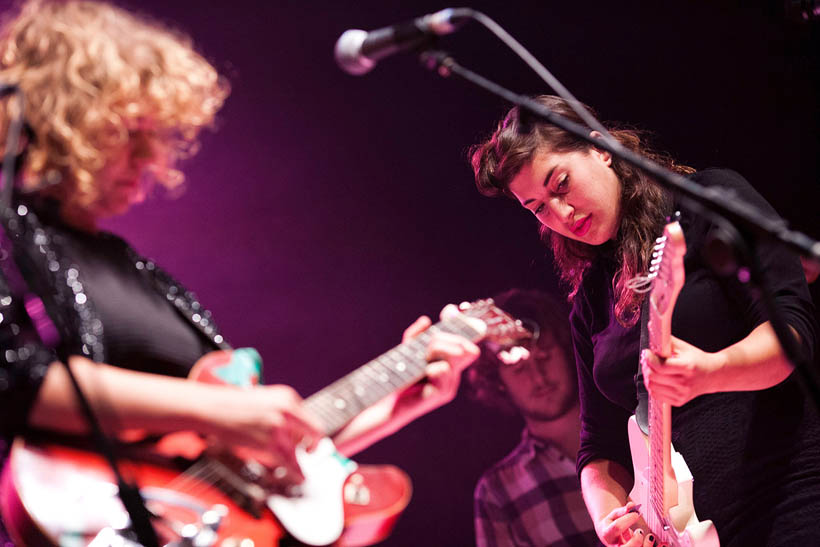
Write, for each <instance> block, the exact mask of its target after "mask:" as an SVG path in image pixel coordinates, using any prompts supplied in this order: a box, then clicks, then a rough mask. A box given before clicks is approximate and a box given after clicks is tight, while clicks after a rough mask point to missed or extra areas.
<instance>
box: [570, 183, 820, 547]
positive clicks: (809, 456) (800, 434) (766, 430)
mask: <svg viewBox="0 0 820 547" xmlns="http://www.w3.org/2000/svg"><path fill="white" fill-rule="evenodd" d="M692 178H693V179H694V180H695V181H696V182H698V183H700V184H703V185H706V186H713V185H720V186H724V187H727V188H730V189H732V190H733V191H735V192H736V194H737V195H738V196H739V197H741V198H742V199H744V200H746V201H748V202H750V203H753V204H756V205H759V206H761V207H763V208H764V209H765V210H767V211H769V212H770V213H771V214H772V215H774V214H775V213H774V211H773V210H772V208H771V207H770V206H769V205H768V204H767V203H766V201H765V200H764V199H763V198H762V197H761V196H760V195H759V194H758V193H757V192H756V191H755V190H754V189H753V188H752V187H751V186H750V185H749V183H748V182H746V181H745V180H744V179H743V178H742V177H741V176H740V175H738V174H737V173H735V172H733V171H728V170H718V169H708V170H704V171H701V172H698V173H696V174H695V175H692ZM681 225H682V227H683V231H684V235H685V238H686V242H687V254H686V257H685V261H684V264H685V269H686V283H685V285H684V287H683V289H682V291H681V294H680V296H679V298H678V301H677V305H676V307H675V312H674V315H673V319H672V334H673V335H675V336H677V337H678V338H681V339H682V340H684V341H686V342H689V343H691V344H693V345H695V346H697V347H698V348H700V349H702V350H704V351H708V352H712V351H718V350H721V349H723V348H726V347H728V346H730V345H732V344H733V343H735V342H737V341H739V340H741V339H743V338H744V337H745V336H746V335H747V334H749V333H750V332H751V331H752V330H753V329H754V328H755V327H756V326H758V325H760V324H761V323H763V322H765V321H766V320H767V317H766V314H765V311H764V309H763V306H762V304H761V303H760V302H758V301H757V300H755V299H754V298H753V297H752V296H751V295H750V294H749V292H748V291H747V290H746V289H745V288H744V287H742V286H741V285H740V283H739V282H738V281H737V280H735V279H721V278H719V277H717V276H716V275H714V274H713V273H712V272H711V271H710V269H709V268H708V267H707V266H706V265H705V263H704V260H703V258H702V257H701V253H700V251H701V249H702V248H703V245H704V242H705V239H706V236H707V234H708V232H709V230H710V229H711V224H710V223H709V222H708V221H707V220H705V219H703V218H700V217H697V216H694V215H692V214H687V213H685V212H684V214H683V218H682V220H681ZM757 255H758V257H759V259H760V261H761V263H762V265H763V267H764V269H765V272H766V274H767V277H768V279H769V280H770V281H771V283H772V284H773V289H774V294H775V295H776V302H777V305H778V307H779V309H781V310H782V312H783V313H784V315H785V318H786V320H787V322H788V323H789V324H790V325H791V326H792V327H793V328H794V329H795V330H796V331H797V332H798V334H799V335H800V338H801V340H802V343H803V345H804V347H805V349H806V350H807V351H808V352H809V353H810V354H811V353H812V352H813V350H814V346H815V342H816V325H815V323H814V318H813V317H814V316H813V305H812V303H811V300H810V297H809V294H808V290H807V288H806V283H805V277H804V274H803V271H802V269H801V266H800V263H799V261H798V259H797V257H796V256H793V255H791V254H790V253H789V252H787V251H784V250H783V249H781V248H778V247H776V246H774V245H771V244H763V245H761V246H760V248H759V249H758V251H757ZM616 269H617V264H616V261H615V260H614V258H613V253H612V249H611V248H607V247H605V248H604V249H603V252H602V254H601V256H599V257H598V258H597V259H596V260H595V262H594V264H593V265H592V266H591V268H590V270H589V271H588V272H587V275H586V278H585V279H584V281H583V285H582V287H581V290H580V291H579V292H578V294H577V296H576V298H575V301H574V305H573V310H572V314H571V326H572V336H573V343H574V347H575V355H576V362H577V367H578V378H579V389H580V396H581V418H582V430H581V448H580V451H579V453H578V462H577V466H578V472H579V473H580V472H581V469H583V467H584V466H585V465H587V464H588V463H590V462H591V461H593V460H598V459H607V460H612V461H615V462H617V463H619V464H621V465H622V466H624V467H625V468H626V469H627V470H629V471H630V472H631V471H632V461H631V457H630V453H629V442H628V439H627V433H626V425H627V420H628V418H629V416H630V415H631V414H633V413H634V411H635V406H636V404H637V396H636V386H635V380H634V378H635V375H636V373H637V372H638V368H639V367H638V353H639V343H640V322H639V323H638V324H637V325H636V326H634V327H632V328H624V327H622V326H621V325H620V324H619V323H618V322H617V321H616V319H615V314H614V308H613V305H614V304H613V289H612V283H611V280H612V277H613V275H614V273H615V271H616ZM672 442H673V444H674V446H675V449H676V450H677V451H678V452H680V453H681V454H682V455H683V457H684V459H685V460H686V462H687V464H688V466H689V469H690V470H691V471H692V475H693V477H694V504H695V509H696V511H697V513H698V517H699V518H700V519H701V520H704V519H711V520H712V521H713V522H714V523H715V526H716V527H717V530H718V534H719V536H720V540H721V545H724V546H725V545H737V546H740V545H743V546H750V545H770V546H773V545H799V544H802V545H813V544H816V543H817V541H818V539H817V538H820V419H819V418H818V412H817V410H816V408H815V407H814V406H813V404H812V403H811V402H810V401H809V400H808V399H807V397H806V396H805V395H804V393H803V392H802V389H801V387H800V386H799V383H798V379H797V377H796V374H792V375H791V376H790V377H789V378H788V379H787V380H785V381H783V382H782V383H780V384H779V385H777V386H774V387H771V388H769V389H765V390H761V391H750V392H725V393H715V394H708V395H702V396H700V397H697V398H696V399H693V400H692V401H690V402H689V403H687V404H685V405H683V406H682V407H679V408H674V409H673V412H672Z"/></svg>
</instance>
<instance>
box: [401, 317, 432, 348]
mask: <svg viewBox="0 0 820 547" xmlns="http://www.w3.org/2000/svg"><path fill="white" fill-rule="evenodd" d="M432 324H433V321H432V320H431V319H430V318H429V317H427V316H426V315H422V316H421V317H419V318H418V319H416V320H415V321H413V324H411V325H410V326H409V327H407V328H406V329H404V333H402V336H401V341H402V343H405V342H409V341H410V340H412V339H413V338H415V337H416V336H418V335H419V334H421V333H422V332H424V331H426V330H427V329H429V328H430V325H432Z"/></svg>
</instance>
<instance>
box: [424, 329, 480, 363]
mask: <svg viewBox="0 0 820 547" xmlns="http://www.w3.org/2000/svg"><path fill="white" fill-rule="evenodd" d="M480 353H481V350H480V349H479V348H478V346H477V345H475V344H474V343H473V342H471V341H470V340H467V339H466V338H464V337H463V336H458V335H456V334H450V333H447V332H437V333H436V334H434V335H433V336H432V337H431V338H430V342H429V343H428V344H427V355H426V356H427V360H428V361H430V362H434V361H447V362H448V363H450V365H452V366H453V370H454V371H456V372H461V371H462V370H464V369H465V368H467V366H468V365H470V364H471V363H472V362H473V361H475V359H476V358H477V357H478V356H479V354H480Z"/></svg>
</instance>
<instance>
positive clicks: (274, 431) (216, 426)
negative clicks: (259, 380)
mask: <svg viewBox="0 0 820 547" xmlns="http://www.w3.org/2000/svg"><path fill="white" fill-rule="evenodd" d="M69 363H70V364H71V368H72V370H73V372H74V375H75V376H76V378H77V380H78V382H79V384H80V386H81V387H82V389H83V392H84V393H85V395H86V397H87V398H88V400H89V403H90V404H91V406H92V408H93V409H94V410H95V413H96V414H97V417H98V418H99V420H100V423H101V425H102V428H103V430H104V431H105V432H106V433H107V434H109V435H117V434H119V433H121V432H123V431H127V430H140V431H144V432H146V433H150V434H159V435H161V434H165V433H173V432H177V431H194V432H197V433H200V434H202V435H205V436H206V437H208V438H211V439H216V440H218V441H219V443H220V444H221V445H222V446H224V447H230V448H233V447H243V448H246V449H251V450H253V452H254V454H255V455H259V458H258V459H260V461H261V462H262V463H265V464H266V465H268V466H271V468H273V469H275V468H277V467H280V468H282V469H279V470H277V473H276V474H277V475H278V476H277V484H293V483H299V482H301V481H302V479H303V477H302V474H301V472H300V471H299V467H298V465H297V463H296V458H295V448H296V446H297V445H299V444H300V443H303V445H304V446H306V447H307V448H308V449H309V448H311V447H312V446H313V445H315V443H316V441H317V440H318V439H319V437H321V433H320V428H321V426H320V425H319V424H318V421H317V420H316V419H315V418H313V417H312V416H310V415H309V414H308V413H307V412H305V411H304V410H303V408H302V404H301V403H302V398H301V397H300V396H299V395H298V394H297V393H296V391H295V390H294V389H293V388H291V387H288V386H283V385H273V386H256V387H253V388H249V389H239V388H236V387H233V386H226V385H213V384H207V383H202V382H196V381H191V380H187V379H184V378H172V377H169V376H162V375H159V374H148V373H144V372H135V371H131V370H126V369H122V368H118V367H114V366H111V365H107V364H103V363H94V362H93V361H90V360H88V359H86V358H84V357H79V356H72V357H70V358H69ZM29 424H30V425H32V426H35V427H38V428H41V429H50V430H56V431H62V432H65V433H71V434H86V433H88V427H87V424H86V420H85V418H84V416H83V414H82V412H81V411H80V409H79V405H78V404H77V402H76V396H75V394H74V390H73V388H72V387H71V382H70V380H69V378H68V375H67V374H66V371H65V367H64V366H63V365H61V364H60V363H53V364H52V365H51V366H50V367H49V370H48V373H47V375H46V379H45V381H44V383H43V385H42V387H41V389H40V392H39V394H38V398H37V401H36V403H35V405H34V407H33V409H32V412H31V414H30V416H29Z"/></svg>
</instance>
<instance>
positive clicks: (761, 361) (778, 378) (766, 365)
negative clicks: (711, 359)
mask: <svg viewBox="0 0 820 547" xmlns="http://www.w3.org/2000/svg"><path fill="white" fill-rule="evenodd" d="M792 333H793V334H795V336H797V333H796V332H795V331H794V329H792ZM715 356H716V357H717V358H718V362H719V366H718V367H717V368H716V369H715V372H714V373H713V374H712V377H713V380H712V382H710V383H711V384H712V386H713V387H714V388H715V389H714V391H752V390H759V389H766V388H769V387H772V386H775V385H777V384H779V383H780V382H782V381H783V380H785V379H786V378H788V377H789V375H790V374H791V372H792V370H793V366H792V365H791V363H789V361H788V360H787V359H786V356H785V355H784V354H783V350H782V349H781V347H780V343H779V342H778V340H777V336H776V335H775V333H774V329H772V327H771V324H770V323H769V322H766V323H763V324H761V325H758V326H757V327H756V328H755V329H754V330H753V331H752V332H750V333H749V335H748V336H746V337H745V338H744V339H743V340H741V341H739V342H737V343H736V344H732V345H731V346H729V347H727V348H726V349H723V350H721V351H719V352H717V353H716V354H715Z"/></svg>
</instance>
